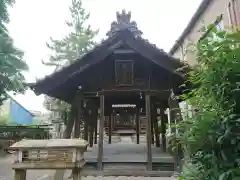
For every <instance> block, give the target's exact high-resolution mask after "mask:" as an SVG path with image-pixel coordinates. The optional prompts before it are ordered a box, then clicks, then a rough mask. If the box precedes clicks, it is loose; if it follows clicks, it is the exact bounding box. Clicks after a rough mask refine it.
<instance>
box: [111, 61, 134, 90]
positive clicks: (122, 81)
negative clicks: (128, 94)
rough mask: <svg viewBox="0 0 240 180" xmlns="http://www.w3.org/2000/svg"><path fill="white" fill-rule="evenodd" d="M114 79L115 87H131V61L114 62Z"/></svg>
mask: <svg viewBox="0 0 240 180" xmlns="http://www.w3.org/2000/svg"><path fill="white" fill-rule="evenodd" d="M115 78H116V85H118V86H129V85H133V61H131V60H116V61H115Z"/></svg>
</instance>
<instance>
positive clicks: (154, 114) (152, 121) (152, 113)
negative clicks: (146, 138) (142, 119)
mask: <svg viewBox="0 0 240 180" xmlns="http://www.w3.org/2000/svg"><path fill="white" fill-rule="evenodd" d="M155 110H156V109H155V105H154V104H153V103H152V104H151V110H150V111H151V137H152V144H154V121H155V119H156V113H155V112H154V111H155Z"/></svg>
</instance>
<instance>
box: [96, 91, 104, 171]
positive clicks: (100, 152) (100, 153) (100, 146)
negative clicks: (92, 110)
mask: <svg viewBox="0 0 240 180" xmlns="http://www.w3.org/2000/svg"><path fill="white" fill-rule="evenodd" d="M103 132H104V95H103V94H101V95H100V126H99V140H98V157H97V160H98V162H97V169H98V170H99V171H101V170H102V168H103V164H102V160H103V135H104V134H103Z"/></svg>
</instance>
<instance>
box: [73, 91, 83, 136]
mask: <svg viewBox="0 0 240 180" xmlns="http://www.w3.org/2000/svg"><path fill="white" fill-rule="evenodd" d="M76 101H77V102H76V107H75V109H76V112H75V113H74V114H75V118H74V119H75V122H74V135H73V137H74V138H79V137H80V125H81V120H82V107H83V106H82V96H81V94H78V95H77V100H76Z"/></svg>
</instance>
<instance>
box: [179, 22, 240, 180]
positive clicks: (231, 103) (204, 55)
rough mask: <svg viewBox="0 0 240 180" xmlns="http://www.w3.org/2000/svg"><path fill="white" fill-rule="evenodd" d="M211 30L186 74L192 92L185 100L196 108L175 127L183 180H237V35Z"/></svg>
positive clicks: (239, 131)
mask: <svg viewBox="0 0 240 180" xmlns="http://www.w3.org/2000/svg"><path fill="white" fill-rule="evenodd" d="M208 27H210V28H211V29H212V30H211V31H210V33H209V34H208V35H207V37H205V38H204V39H202V40H201V41H200V42H199V43H198V44H197V46H196V53H197V61H198V64H197V65H196V67H194V70H192V71H191V72H190V73H189V81H190V83H192V84H193V85H194V87H197V88H195V89H193V90H191V92H190V93H187V94H184V96H183V97H184V98H187V99H189V101H190V103H191V105H193V106H194V107H195V108H197V112H196V113H195V114H194V116H193V117H192V118H187V119H185V120H183V121H182V122H180V123H179V127H180V132H183V133H182V134H181V144H182V146H183V147H184V154H185V167H184V168H183V172H182V175H181V177H180V179H184V180H193V179H196V180H239V179H240V105H239V104H240V88H239V87H240V82H239V81H240V48H239V43H240V32H234V33H227V32H225V31H217V30H216V28H214V27H213V25H210V26H208Z"/></svg>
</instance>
